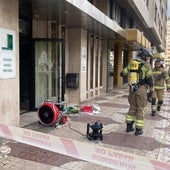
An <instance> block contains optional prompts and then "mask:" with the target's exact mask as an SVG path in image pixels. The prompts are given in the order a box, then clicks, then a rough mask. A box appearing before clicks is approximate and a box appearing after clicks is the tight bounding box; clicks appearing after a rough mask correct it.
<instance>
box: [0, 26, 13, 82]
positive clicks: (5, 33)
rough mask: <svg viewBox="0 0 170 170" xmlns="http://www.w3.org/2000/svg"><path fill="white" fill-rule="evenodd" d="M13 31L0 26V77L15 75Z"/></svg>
mask: <svg viewBox="0 0 170 170" xmlns="http://www.w3.org/2000/svg"><path fill="white" fill-rule="evenodd" d="M15 48H16V47H15V32H14V31H13V30H9V29H4V28H0V79H6V78H15V77H16V49H15Z"/></svg>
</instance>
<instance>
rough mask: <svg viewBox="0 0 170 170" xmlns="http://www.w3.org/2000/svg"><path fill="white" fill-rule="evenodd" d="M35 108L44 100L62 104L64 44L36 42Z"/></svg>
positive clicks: (53, 41)
mask: <svg viewBox="0 0 170 170" xmlns="http://www.w3.org/2000/svg"><path fill="white" fill-rule="evenodd" d="M34 48H35V108H38V107H39V106H40V104H41V103H42V102H43V101H44V100H52V101H54V102H60V101H63V100H64V93H65V88H64V87H65V83H64V82H65V79H64V75H65V72H64V70H65V67H64V53H63V51H64V50H63V42H62V41H58V40H49V39H48V40H42V39H41V40H39V39H38V40H35V45H34Z"/></svg>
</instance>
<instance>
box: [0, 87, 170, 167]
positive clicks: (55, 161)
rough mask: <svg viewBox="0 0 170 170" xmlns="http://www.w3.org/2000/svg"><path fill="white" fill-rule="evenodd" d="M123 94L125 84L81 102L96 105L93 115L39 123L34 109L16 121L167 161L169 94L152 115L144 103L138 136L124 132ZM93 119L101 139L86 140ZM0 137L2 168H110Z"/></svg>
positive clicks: (169, 152)
mask: <svg viewBox="0 0 170 170" xmlns="http://www.w3.org/2000/svg"><path fill="white" fill-rule="evenodd" d="M127 96H128V89H127V88H123V89H114V90H113V91H112V92H110V93H109V94H108V95H106V96H101V97H98V98H95V99H94V100H91V101H88V102H85V103H83V104H82V105H84V104H90V105H92V104H95V105H97V106H99V107H100V109H101V113H99V114H93V115H83V114H80V113H79V114H75V115H73V114H69V115H68V122H67V123H66V124H65V125H61V126H58V127H56V128H55V127H45V126H42V125H41V124H39V123H38V118H37V113H36V112H29V113H25V114H22V115H21V124H20V125H21V127H22V128H26V129H31V130H34V131H38V132H43V133H45V134H50V135H54V136H59V137H65V138H70V139H73V140H76V141H80V142H84V143H87V144H88V143H93V144H94V145H99V146H104V147H106V148H111V149H115V150H118V151H123V152H125V153H131V154H135V155H140V156H144V157H147V158H149V159H153V160H158V161H162V162H166V163H170V126H169V123H170V122H169V121H170V114H168V113H169V111H170V106H169V101H170V94H165V100H164V104H163V107H162V110H161V111H160V112H159V113H158V114H157V115H156V116H155V117H152V116H151V114H150V103H148V106H147V110H146V115H145V127H144V134H143V135H141V136H134V132H131V133H125V128H126V124H125V115H126V112H127V111H128V108H129V105H128V101H127ZM68 105H69V104H68ZM80 106H81V105H79V106H78V107H80ZM97 120H100V121H101V122H102V124H103V141H98V142H95V141H89V140H88V139H87V138H86V127H87V123H90V124H93V123H94V122H95V121H97ZM0 141H1V147H0V151H1V153H2V152H6V153H7V154H6V155H5V156H6V157H5V158H1V160H0V166H1V167H2V168H4V169H18V170H22V169H23V170H27V169H29V170H31V169H34V170H40V169H41V170H49V169H70V170H71V169H74V170H87V169H89V168H92V169H97V170H100V169H106V170H107V169H108V170H109V169H110V168H107V167H103V166H101V165H96V164H93V163H90V162H86V161H83V160H79V159H76V158H73V157H69V156H65V155H61V154H57V153H54V152H51V151H47V150H45V149H40V148H36V147H34V146H30V145H27V144H23V143H19V142H14V141H10V140H7V139H4V138H1V140H0ZM54 142H55V141H54ZM85 149H86V148H85ZM8 152H9V153H8ZM2 155H3V154H2Z"/></svg>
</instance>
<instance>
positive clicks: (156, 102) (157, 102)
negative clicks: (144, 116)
mask: <svg viewBox="0 0 170 170" xmlns="http://www.w3.org/2000/svg"><path fill="white" fill-rule="evenodd" d="M163 99H164V89H159V90H157V89H155V91H154V92H153V94H152V105H151V107H152V108H151V109H152V111H156V109H157V106H161V105H162V104H163Z"/></svg>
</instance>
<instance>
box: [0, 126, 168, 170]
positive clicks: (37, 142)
mask: <svg viewBox="0 0 170 170" xmlns="http://www.w3.org/2000/svg"><path fill="white" fill-rule="evenodd" d="M0 136H1V137H4V138H7V139H12V140H15V141H17V142H21V143H25V144H29V145H32V146H36V147H39V148H43V149H46V150H50V151H53V152H56V153H60V154H64V155H67V156H71V157H74V158H78V159H81V160H85V161H88V162H92V163H96V164H99V165H103V166H106V167H110V168H113V169H116V170H143V169H147V170H170V164H167V163H164V162H159V161H155V160H150V159H149V158H147V157H142V156H138V155H134V154H130V153H125V152H122V151H117V150H114V149H110V148H106V147H102V146H99V145H97V144H94V143H92V144H88V143H83V142H79V141H75V140H72V139H68V138H63V137H57V136H53V135H49V134H45V133H41V132H36V131H32V130H28V129H23V128H19V127H15V126H9V125H5V124H0Z"/></svg>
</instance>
